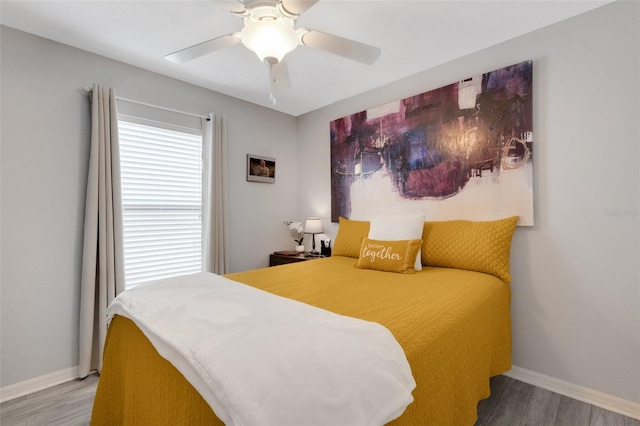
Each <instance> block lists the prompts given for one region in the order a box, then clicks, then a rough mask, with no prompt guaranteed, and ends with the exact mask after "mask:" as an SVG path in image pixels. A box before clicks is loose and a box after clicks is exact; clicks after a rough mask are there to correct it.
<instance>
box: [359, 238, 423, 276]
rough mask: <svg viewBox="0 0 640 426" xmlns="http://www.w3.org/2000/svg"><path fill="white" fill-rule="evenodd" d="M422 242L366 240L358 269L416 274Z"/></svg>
mask: <svg viewBox="0 0 640 426" xmlns="http://www.w3.org/2000/svg"><path fill="white" fill-rule="evenodd" d="M421 246H422V240H396V241H381V240H370V239H369V238H365V240H364V241H363V242H362V246H361V247H360V256H359V257H358V263H356V268H361V269H375V270H378V271H386V272H399V273H402V274H415V272H416V270H415V269H414V264H415V261H416V256H418V251H420V247H421Z"/></svg>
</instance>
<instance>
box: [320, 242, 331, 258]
mask: <svg viewBox="0 0 640 426" xmlns="http://www.w3.org/2000/svg"><path fill="white" fill-rule="evenodd" d="M320 246H321V247H320V254H321V255H322V256H324V257H330V256H331V240H330V239H329V238H327V239H326V240H320Z"/></svg>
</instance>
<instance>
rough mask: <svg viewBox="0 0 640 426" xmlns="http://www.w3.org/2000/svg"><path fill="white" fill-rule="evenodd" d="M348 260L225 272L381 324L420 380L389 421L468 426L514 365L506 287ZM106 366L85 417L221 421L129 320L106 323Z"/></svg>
mask: <svg viewBox="0 0 640 426" xmlns="http://www.w3.org/2000/svg"><path fill="white" fill-rule="evenodd" d="M355 262H356V259H353V258H348V257H341V256H334V257H331V258H327V259H319V260H313V261H309V262H300V263H293V264H288V265H283V266H278V267H273V268H265V269H258V270H253V271H247V272H241V273H236V274H229V275H227V277H229V278H231V279H233V280H236V281H240V282H243V283H246V284H249V285H252V286H254V287H258V288H261V289H263V290H266V291H269V292H272V293H275V294H279V295H281V296H285V297H289V298H292V299H296V300H299V301H301V302H305V303H309V304H311V305H314V306H318V307H320V308H324V309H327V310H329V311H332V312H335V313H338V314H341V315H348V316H352V317H357V318H361V319H364V320H368V321H375V322H378V323H380V324H382V325H384V326H385V327H387V328H388V329H389V330H390V331H391V332H392V333H393V335H394V336H395V338H396V340H398V342H399V343H400V345H401V346H402V347H403V348H404V351H405V353H406V355H407V359H408V361H409V364H410V365H411V369H412V372H413V376H414V378H415V380H416V382H417V387H416V389H415V390H414V392H413V396H414V398H415V400H414V402H413V403H412V404H411V405H409V407H408V408H407V410H406V411H405V413H404V414H403V415H402V416H401V417H400V418H399V419H397V420H396V421H394V422H393V424H398V425H401V424H402V425H404V424H415V425H418V424H420V425H472V424H473V423H474V421H475V419H476V410H477V402H478V401H479V400H480V399H483V398H486V397H487V396H488V395H489V380H488V379H489V377H490V376H493V375H496V374H500V373H502V372H504V371H507V370H508V369H510V368H511V322H510V314H509V303H510V289H509V286H508V285H507V284H505V283H504V282H502V281H501V280H499V279H498V278H495V277H493V276H491V275H487V274H482V273H478V272H471V271H462V270H457V269H447V268H430V267H425V268H424V269H423V270H422V271H420V272H418V273H416V274H394V273H389V272H380V271H372V270H362V269H356V268H354V267H353V265H354V263H355ZM256 356H259V354H256ZM103 365H104V367H103V370H102V374H101V377H100V382H99V385H98V391H97V394H96V399H95V402H94V411H93V416H92V424H95V425H113V424H132V425H133V424H135V425H141V424H153V425H178V424H220V422H219V420H218V419H217V418H216V417H215V415H214V414H213V412H212V410H211V409H210V408H209V406H208V405H207V404H206V402H204V400H203V399H202V398H201V397H200V395H199V394H198V393H197V392H196V391H195V390H194V389H193V388H192V387H191V386H190V385H189V383H188V382H187V381H186V380H185V379H184V378H183V377H182V376H181V375H180V373H178V371H177V370H175V368H174V367H173V366H172V365H171V364H169V363H168V362H167V361H165V360H164V359H162V358H161V357H160V356H159V355H158V354H157V352H156V351H155V349H154V348H153V346H152V345H151V344H150V343H149V341H148V340H147V339H146V338H145V337H144V335H143V334H142V333H141V332H140V330H139V329H138V328H137V327H136V326H135V325H134V324H133V323H132V322H131V321H130V320H128V319H125V318H122V317H116V318H115V319H114V320H113V321H112V323H111V326H110V329H109V334H108V337H107V343H106V346H105V353H104V364H103Z"/></svg>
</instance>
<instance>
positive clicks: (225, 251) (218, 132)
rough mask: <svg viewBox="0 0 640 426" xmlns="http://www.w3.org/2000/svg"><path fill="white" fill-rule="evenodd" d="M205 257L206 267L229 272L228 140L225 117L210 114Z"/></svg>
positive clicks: (206, 144)
mask: <svg viewBox="0 0 640 426" xmlns="http://www.w3.org/2000/svg"><path fill="white" fill-rule="evenodd" d="M203 128H204V131H203V135H202V139H203V149H202V152H203V185H202V187H203V205H204V207H205V213H204V223H203V227H202V229H203V234H204V235H203V239H202V241H203V246H204V247H203V250H202V252H203V261H202V265H203V266H204V270H205V271H208V272H213V273H215V274H219V275H222V274H224V273H226V272H229V234H228V228H229V224H228V215H227V206H228V203H227V140H226V129H225V123H224V117H222V116H219V115H217V114H209V117H208V120H205V121H204V123H203Z"/></svg>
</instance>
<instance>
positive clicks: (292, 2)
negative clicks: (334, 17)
mask: <svg viewBox="0 0 640 426" xmlns="http://www.w3.org/2000/svg"><path fill="white" fill-rule="evenodd" d="M280 3H281V4H282V7H283V8H284V10H285V11H286V12H287V13H289V14H291V15H294V16H297V15H301V14H302V13H304V12H306V11H307V10H309V8H310V7H311V6H313V5H314V4H316V3H318V0H280Z"/></svg>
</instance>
